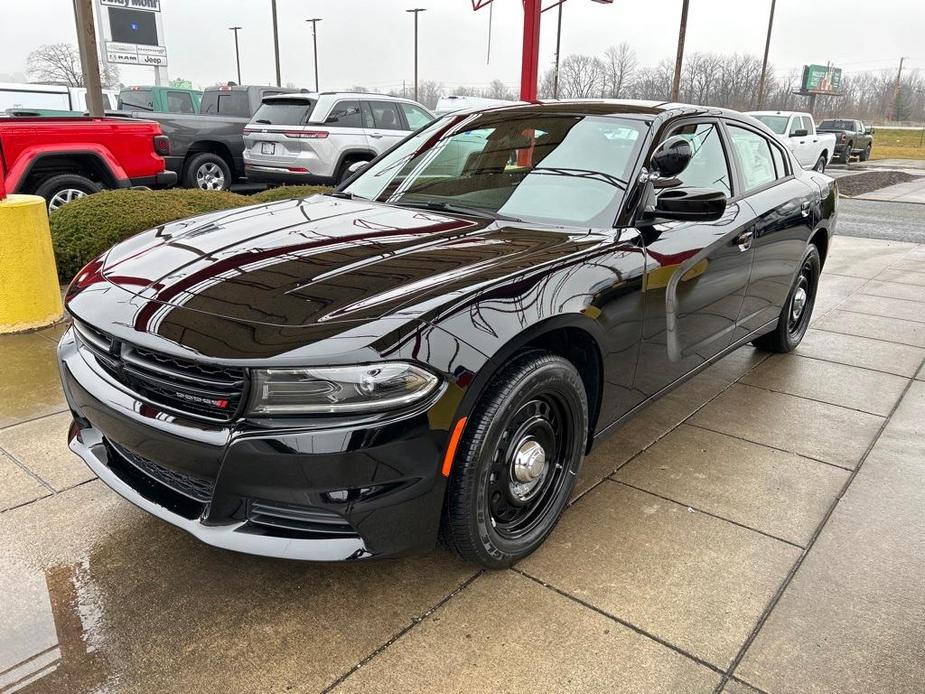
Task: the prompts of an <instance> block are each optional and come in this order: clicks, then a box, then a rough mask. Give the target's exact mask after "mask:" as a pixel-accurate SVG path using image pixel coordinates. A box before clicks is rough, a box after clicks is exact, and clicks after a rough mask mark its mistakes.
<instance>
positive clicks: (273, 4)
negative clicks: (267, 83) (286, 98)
mask: <svg viewBox="0 0 925 694" xmlns="http://www.w3.org/2000/svg"><path fill="white" fill-rule="evenodd" d="M270 2H271V8H272V10H273V53H274V55H275V57H276V86H277V87H282V86H283V77H282V74H281V73H280V71H279V22H278V21H277V18H276V0H270Z"/></svg>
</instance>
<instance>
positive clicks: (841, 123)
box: [819, 120, 854, 130]
mask: <svg viewBox="0 0 925 694" xmlns="http://www.w3.org/2000/svg"><path fill="white" fill-rule="evenodd" d="M823 128H824V129H825V130H854V121H853V120H824V121H822V122H821V123H820V124H819V129H820V130H822V129H823Z"/></svg>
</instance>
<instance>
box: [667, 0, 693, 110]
mask: <svg viewBox="0 0 925 694" xmlns="http://www.w3.org/2000/svg"><path fill="white" fill-rule="evenodd" d="M689 2H690V0H684V4H683V5H681V27H680V28H679V29H678V57H677V58H676V59H675V63H674V79H673V80H672V81H671V100H672V101H677V100H678V98H679V92H680V91H681V64H682V63H683V62H684V37H685V35H686V34H687V5H688V3H689Z"/></svg>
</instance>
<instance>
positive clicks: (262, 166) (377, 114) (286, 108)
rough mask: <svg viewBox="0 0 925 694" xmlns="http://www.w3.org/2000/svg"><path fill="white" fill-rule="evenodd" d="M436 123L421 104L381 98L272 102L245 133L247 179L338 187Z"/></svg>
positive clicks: (333, 96) (323, 96) (301, 97)
mask: <svg viewBox="0 0 925 694" xmlns="http://www.w3.org/2000/svg"><path fill="white" fill-rule="evenodd" d="M433 119H434V115H433V114H432V113H430V111H428V110H427V109H425V108H424V107H423V106H421V105H420V104H418V103H416V102H414V101H411V100H409V99H400V98H397V97H391V96H384V95H382V94H359V93H355V92H321V93H318V94H314V93H309V94H305V93H299V94H279V95H274V96H268V97H266V98H265V99H263V103H262V104H261V106H260V108H259V109H257V112H256V113H255V114H254V117H253V118H252V119H251V122H250V123H248V124H247V127H245V128H244V173H245V175H246V176H247V180H248V181H251V182H258V183H259V182H263V183H325V184H332V183H339V182H341V181H342V180H344V179H345V178H347V176H348V175H349V174H348V171H347V170H348V168H349V167H350V165H351V164H354V163H356V162H362V161H370V160H372V159H374V158H375V157H377V156H379V155H380V154H382V153H383V152H384V151H385V150H387V149H388V148H389V147H391V146H392V145H394V144H395V143H396V142H398V141H399V140H401V139H403V138H404V137H405V136H407V135H409V134H411V133H412V132H413V131H415V130H417V129H418V128H420V127H422V126H424V125H427V124H428V123H430V122H431V121H432V120H433Z"/></svg>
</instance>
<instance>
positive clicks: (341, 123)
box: [324, 100, 363, 128]
mask: <svg viewBox="0 0 925 694" xmlns="http://www.w3.org/2000/svg"><path fill="white" fill-rule="evenodd" d="M324 122H325V125H333V126H335V127H338V128H362V127H363V116H362V114H361V113H360V102H359V101H354V100H350V101H338V102H337V103H336V104H334V107H333V108H332V109H331V112H330V113H329V114H328V117H327V118H326V119H325V121H324Z"/></svg>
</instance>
